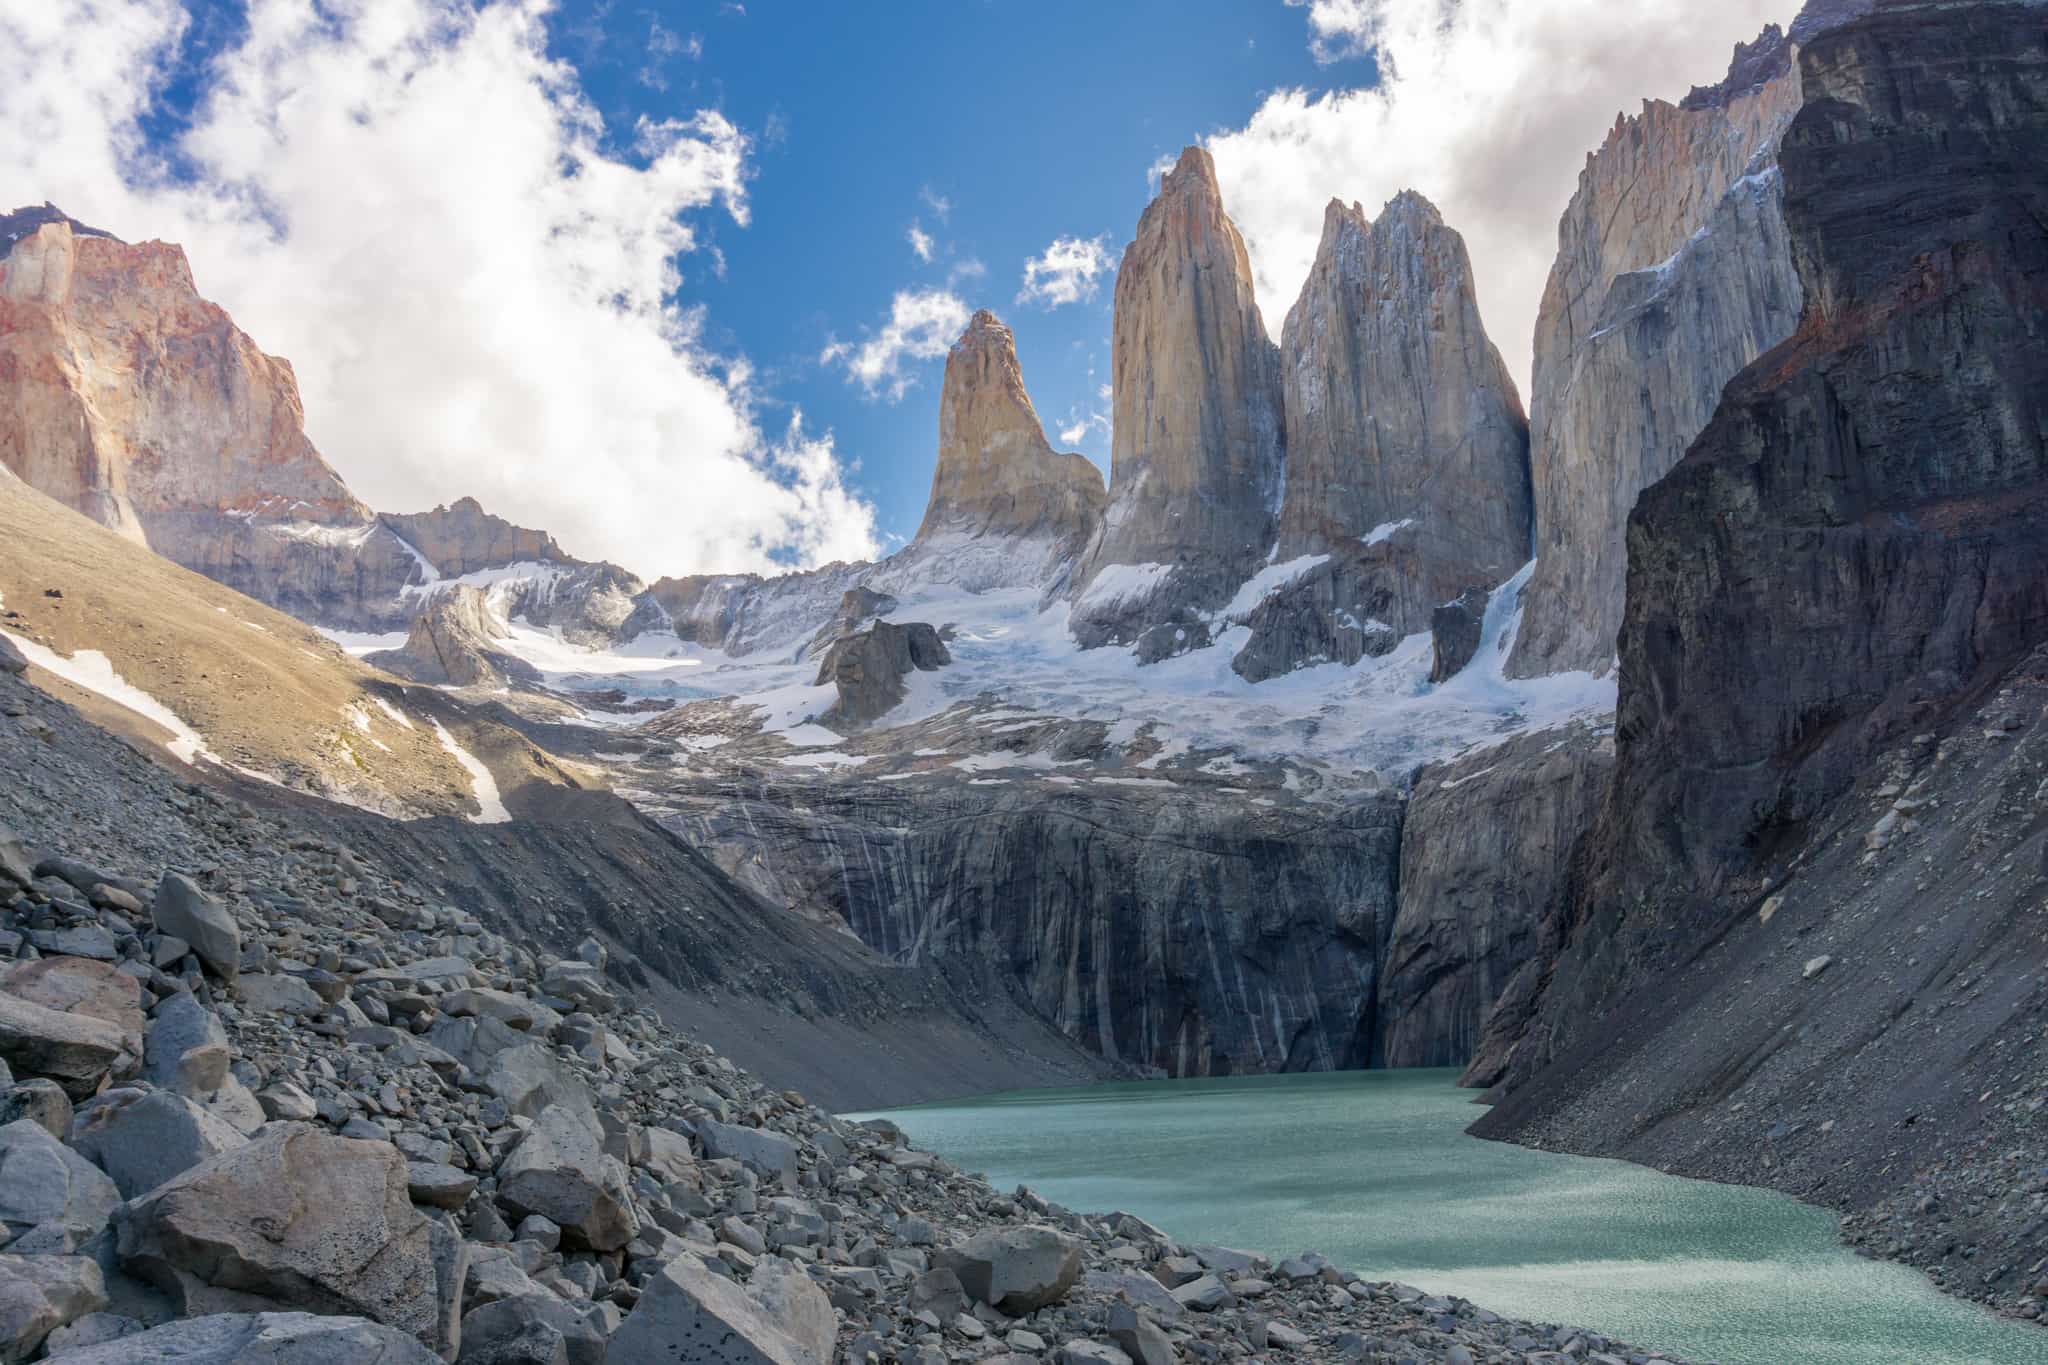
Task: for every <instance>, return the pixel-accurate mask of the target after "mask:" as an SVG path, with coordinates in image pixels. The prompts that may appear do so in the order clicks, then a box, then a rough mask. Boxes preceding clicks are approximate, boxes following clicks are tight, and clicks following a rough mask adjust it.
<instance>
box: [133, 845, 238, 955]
mask: <svg viewBox="0 0 2048 1365" xmlns="http://www.w3.org/2000/svg"><path fill="white" fill-rule="evenodd" d="M149 915H150V919H151V920H152V921H153V922H154V923H155V924H156V929H157V932H158V933H160V934H175V935H177V936H178V937H179V938H181V939H184V940H185V942H187V943H189V944H191V945H192V951H193V952H194V953H196V954H198V957H199V960H200V961H201V962H203V963H205V964H206V965H207V966H208V967H210V968H212V969H213V972H214V974H215V975H216V976H219V977H221V978H222V979H223V980H226V981H230V982H232V981H233V980H234V979H235V976H236V974H237V973H238V972H240V971H241V969H242V931H241V929H240V928H239V927H238V926H237V925H236V924H235V917H234V916H233V915H231V914H229V913H228V909H227V907H226V906H224V905H222V904H221V903H220V902H219V901H217V900H215V899H214V898H213V897H211V896H209V895H207V894H206V893H205V892H204V891H201V890H200V889H199V887H198V885H197V883H195V882H194V881H193V880H192V879H191V878H190V877H186V876H184V875H182V874H180V873H177V872H167V873H165V874H164V879H163V880H162V881H161V882H159V883H157V888H156V899H155V900H154V901H153V902H151V904H150V907H149Z"/></svg>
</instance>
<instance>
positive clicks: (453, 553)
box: [378, 498, 580, 578]
mask: <svg viewBox="0 0 2048 1365" xmlns="http://www.w3.org/2000/svg"><path fill="white" fill-rule="evenodd" d="M378 520H380V521H382V522H383V523H384V525H386V526H387V527H389V528H390V529H391V530H392V531H393V532H395V533H396V534H397V535H399V536H401V537H403V538H404V540H405V542H406V544H408V545H410V546H412V548H413V549H415V550H418V551H419V552H420V555H421V557H423V558H424V559H425V560H426V561H427V562H428V563H429V564H431V565H433V566H434V570H435V572H436V573H438V574H439V575H440V576H442V577H444V578H459V577H461V576H462V575H464V574H471V573H478V572H481V571H482V570H485V569H498V568H503V567H504V566H505V565H508V564H577V563H579V562H580V561H578V560H576V559H573V558H571V557H570V556H568V555H566V554H564V553H563V552H562V547H561V546H559V545H557V544H556V543H555V538H554V537H553V536H551V535H549V534H548V533H547V532H546V531H535V530H531V529H529V528H527V527H524V526H514V525H513V524H512V523H511V522H509V521H506V520H505V519H504V518H503V517H494V516H492V515H491V514H490V513H489V512H486V511H485V510H484V509H483V504H481V503H479V502H478V501H477V500H476V499H475V498H458V499H456V500H455V501H454V502H453V503H450V504H447V505H444V506H441V507H436V508H435V509H434V510H433V511H431V512H413V513H392V512H386V513H384V514H383V515H382V516H381V517H379V518H378Z"/></svg>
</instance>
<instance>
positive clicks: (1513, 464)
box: [1279, 192, 1529, 605]
mask: <svg viewBox="0 0 2048 1365" xmlns="http://www.w3.org/2000/svg"><path fill="white" fill-rule="evenodd" d="M1280 350H1281V357H1282V370H1283V373H1284V375H1285V382H1286V390H1285V393H1286V413H1287V494H1286V500H1285V502H1284V504H1283V505H1282V507H1281V511H1280V555H1279V557H1280V558H1281V559H1291V558H1293V557H1294V556H1296V555H1301V554H1322V553H1327V552H1330V551H1339V552H1348V551H1349V550H1350V549H1351V548H1352V547H1353V546H1355V545H1357V544H1358V543H1359V541H1360V540H1361V539H1363V538H1365V537H1367V536H1369V535H1371V534H1372V533H1373V532H1374V530H1376V529H1377V528H1380V527H1383V526H1387V525H1390V524H1396V523H1400V522H1404V521H1405V522H1410V523H1411V524H1412V529H1413V533H1414V538H1415V539H1416V540H1417V541H1419V542H1422V543H1423V544H1425V545H1427V546H1428V548H1429V549H1430V550H1431V551H1432V552H1433V554H1434V556H1436V557H1440V558H1443V559H1445V560H1448V561H1451V562H1452V563H1454V564H1456V565H1458V566H1459V568H1458V570H1457V576H1469V577H1470V579H1471V581H1472V582H1473V583H1479V584H1483V585H1485V586H1489V587H1490V586H1492V585H1493V584H1495V583H1498V582H1500V581H1501V580H1503V579H1505V578H1507V577H1508V576H1509V575H1510V574H1512V573H1513V572H1514V571H1515V570H1516V569H1518V568H1520V567H1521V566H1522V564H1523V563H1524V562H1525V561H1526V560H1527V559H1528V549H1529V453H1528V424H1527V423H1526V421H1525V420H1524V419H1523V416H1522V404H1521V399H1520V398H1519V397H1518V396H1517V395H1516V393H1515V385H1514V381H1513V380H1512V379H1510V378H1509V377H1508V372H1507V367H1506V366H1505V365H1503V364H1502V363H1501V359H1500V354H1499V352H1498V351H1496V350H1495V349H1494V347H1493V343H1492V342H1491V341H1489V340H1488V339H1487V336H1486V328H1485V326H1484V325H1483V324H1482V323H1481V322H1480V320H1479V304H1478V299H1477V297H1476V295H1475V293H1474V291H1473V284H1472V263H1471V259H1470V258H1469V257H1468V256H1467V255H1466V252H1465V242H1464V239H1463V238H1461V237H1460V236H1459V235H1458V234H1457V233H1455V232H1453V231H1452V230H1451V229H1450V228H1448V227H1446V226H1445V225H1444V221H1443V218H1442V217H1441V215H1439V214H1438V213H1437V211H1436V207H1435V206H1434V205H1432V204H1431V203H1430V202H1429V201H1428V200H1427V199H1424V198H1423V197H1422V196H1421V195H1419V194H1414V193H1412V192H1411V193H1407V194H1403V195H1400V196H1399V197H1398V198H1396V199H1395V200H1394V201H1393V202H1391V203H1390V204H1388V205H1387V206H1386V209H1385V210H1384V211H1383V212H1382V213H1381V214H1380V216H1379V218H1378V220H1377V221H1373V222H1368V221H1367V220H1366V217H1365V214H1364V213H1363V212H1362V211H1361V210H1360V209H1359V207H1358V206H1357V205H1356V204H1353V205H1352V206H1350V207H1349V208H1346V207H1345V206H1344V205H1342V204H1340V203H1336V202H1332V203H1331V204H1330V206H1329V208H1328V210H1327V211H1326V212H1325V213H1324V215H1323V240H1322V245H1321V247H1320V248H1319V249H1318V251H1317V253H1316V261H1315V265H1314V268H1313V269H1311V271H1310V272H1309V277H1308V282H1307V283H1306V284H1304V285H1303V286H1302V292H1301V298H1300V300H1299V301H1298V302H1297V303H1296V304H1295V305H1294V307H1293V308H1292V309H1291V310H1289V312H1288V314H1287V324H1286V326H1285V328H1284V329H1283V330H1282V333H1281V342H1280ZM1404 529H1409V528H1404ZM1451 595H1452V596H1456V593H1452V594H1451ZM1441 600H1443V599H1442V598H1441V597H1437V598H1432V599H1431V604H1432V605H1434V604H1435V603H1436V602H1437V601H1441Z"/></svg>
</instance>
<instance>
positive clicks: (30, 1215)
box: [0, 1119, 121, 1252]
mask: <svg viewBox="0 0 2048 1365" xmlns="http://www.w3.org/2000/svg"><path fill="white" fill-rule="evenodd" d="M120 1202H121V1192H120V1190H119V1189H117V1188H116V1187H115V1185H114V1182H113V1181H111V1180H109V1179H108V1178H107V1177H106V1175H105V1174H104V1173H103V1172H102V1171H101V1170H100V1169H99V1168H98V1167H97V1166H95V1165H93V1164H92V1163H91V1162H90V1161H87V1160H86V1159H85V1158H84V1157H82V1156H80V1155H79V1154H78V1153H77V1152H74V1151H72V1150H71V1148H69V1147H67V1146H65V1145H64V1144H63V1143H62V1142H61V1141H59V1140H58V1138H57V1137H56V1136H55V1135H53V1134H52V1133H51V1132H50V1130H49V1129H48V1128H46V1127H44V1126H43V1125H42V1124H40V1123H37V1122H36V1121H35V1120H33V1119H16V1120H15V1121H14V1122H12V1123H9V1124H6V1125H5V1126H0V1231H4V1232H5V1233H6V1234H7V1237H8V1240H9V1241H13V1240H16V1239H19V1238H21V1237H23V1236H25V1235H28V1234H40V1235H41V1236H42V1237H43V1238H44V1239H46V1240H55V1241H58V1242H61V1243H68V1244H69V1245H66V1246H65V1247H64V1248H63V1249H64V1250H65V1251H67V1252H68V1251H72V1250H76V1249H77V1248H78V1247H80V1246H82V1245H84V1244H85V1243H86V1242H87V1241H89V1240H90V1239H91V1238H92V1237H93V1236H94V1235H95V1234H97V1233H99V1232H100V1231H102V1230H103V1229H104V1228H105V1227H106V1225H107V1219H108V1218H109V1217H110V1216H111V1215H112V1213H113V1211H114V1209H115V1207H116V1206H118V1205H119V1204H120Z"/></svg>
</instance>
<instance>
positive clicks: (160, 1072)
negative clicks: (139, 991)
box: [142, 991, 263, 1133]
mask: <svg viewBox="0 0 2048 1365" xmlns="http://www.w3.org/2000/svg"><path fill="white" fill-rule="evenodd" d="M232 1060H233V1054H232V1053H231V1052H230V1050H229V1048H228V1035H227V1030H226V1029H224V1028H222V1027H221V1022H220V1019H219V1018H218V1017H217V1016H216V1015H215V1014H214V1012H213V1011H212V1010H210V1009H208V1008H206V1006H204V1005H202V1004H200V1003H199V1002H198V1001H197V1000H195V999H193V998H192V997H191V996H190V995H189V994H186V993H185V992H183V991H180V992H178V993H177V994H176V995H171V996H167V997H165V998H164V999H163V1000H161V1001H159V1002H158V1003H157V1007H156V1015H155V1017H154V1018H153V1019H152V1020H151V1021H150V1025H149V1032H148V1033H147V1034H146V1035H144V1038H143V1063H142V1074H143V1077H144V1078H145V1079H147V1080H148V1081H149V1082H150V1084H152V1085H155V1086H158V1087H160V1088H162V1089H165V1090H172V1091H176V1092H177V1093H178V1094H180V1095H183V1096H184V1097H185V1098H186V1099H188V1100H191V1101H192V1102H193V1103H194V1104H197V1105H200V1106H202V1107H203V1108H205V1109H207V1110H208V1111H209V1112H211V1113H213V1114H215V1115H216V1116H218V1117H220V1118H223V1119H226V1120H227V1121H228V1122H229V1123H231V1124H233V1125H234V1126H235V1127H237V1128H239V1129H241V1130H242V1131H243V1132H244V1133H253V1132H255V1131H256V1130H257V1129H258V1128H260V1127H262V1125H263V1106H262V1105H260V1104H258V1103H257V1101H256V1097H255V1096H254V1095H252V1094H250V1093H249V1090H248V1087H246V1086H244V1085H243V1084H242V1083H241V1082H240V1081H238V1080H236V1079H235V1077H234V1074H233V1073H232V1072H231V1071H230V1070H229V1069H228V1066H229V1063H230V1062H231V1061H232Z"/></svg>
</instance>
